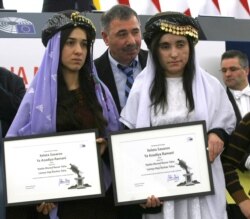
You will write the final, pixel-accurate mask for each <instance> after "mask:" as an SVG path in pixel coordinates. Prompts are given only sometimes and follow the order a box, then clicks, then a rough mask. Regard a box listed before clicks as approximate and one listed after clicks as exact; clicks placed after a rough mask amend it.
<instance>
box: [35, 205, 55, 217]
mask: <svg viewBox="0 0 250 219" xmlns="http://www.w3.org/2000/svg"><path fill="white" fill-rule="evenodd" d="M55 207H56V205H55V204H54V203H45V202H43V203H42V204H40V205H38V206H36V210H37V211H38V212H39V213H42V214H44V215H47V214H49V213H50V212H51V210H52V209H54V208H55Z"/></svg>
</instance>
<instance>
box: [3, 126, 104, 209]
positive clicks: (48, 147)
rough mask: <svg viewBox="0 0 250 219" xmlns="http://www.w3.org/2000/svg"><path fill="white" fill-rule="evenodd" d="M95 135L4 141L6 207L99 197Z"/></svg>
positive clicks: (74, 134)
mask: <svg viewBox="0 0 250 219" xmlns="http://www.w3.org/2000/svg"><path fill="white" fill-rule="evenodd" d="M96 133H97V131H96V130H87V131H84V132H70V133H69V132H67V133H56V134H53V135H37V136H27V137H15V138H5V139H4V140H3V145H4V147H3V148H4V167H5V180H6V181H5V185H6V204H7V205H8V206H11V205H21V204H22V205H23V204H32V203H41V202H42V201H49V202H54V201H59V200H65V199H77V198H88V197H99V196H103V195H104V190H103V183H102V181H101V178H102V177H101V171H100V169H101V168H100V167H101V166H100V156H99V150H98V147H97V144H96Z"/></svg>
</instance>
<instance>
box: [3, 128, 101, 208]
mask: <svg viewBox="0 0 250 219" xmlns="http://www.w3.org/2000/svg"><path fill="white" fill-rule="evenodd" d="M88 133H93V134H94V135H95V139H96V136H98V130H97V129H86V130H80V131H67V132H56V133H48V134H37V135H29V136H16V137H7V138H2V141H1V143H2V157H3V173H4V174H3V175H4V180H3V188H4V192H3V193H4V199H5V205H6V206H19V205H30V204H39V203H42V202H59V201H69V200H78V199H88V198H98V197H104V196H105V186H104V181H103V173H102V164H101V155H100V148H99V147H98V144H96V152H97V162H98V163H97V166H98V169H99V183H100V193H97V194H87V195H79V196H74V197H71V196H66V197H64V198H58V197H55V198H53V199H44V200H30V201H21V202H13V203H8V192H7V189H8V188H7V178H6V171H7V170H6V162H5V160H6V150H5V142H8V141H13V140H14V141H19V140H21V141H22V140H25V139H36V138H37V139H38V140H39V139H40V138H46V137H49V138H50V137H51V138H54V137H55V138H57V137H60V136H73V135H78V134H88ZM13 162H15V161H13Z"/></svg>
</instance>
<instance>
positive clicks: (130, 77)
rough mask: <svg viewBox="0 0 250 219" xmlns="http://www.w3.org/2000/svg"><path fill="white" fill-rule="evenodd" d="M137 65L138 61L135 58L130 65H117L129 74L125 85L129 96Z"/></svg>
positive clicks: (126, 94)
mask: <svg viewBox="0 0 250 219" xmlns="http://www.w3.org/2000/svg"><path fill="white" fill-rule="evenodd" d="M136 65H137V61H136V60H134V61H133V62H132V63H131V64H130V65H129V66H123V65H121V64H118V65H117V67H118V68H119V69H121V71H122V72H123V73H124V74H125V75H126V76H127V81H126V87H125V97H126V98H128V95H129V92H130V89H131V87H132V85H133V83H134V77H133V72H134V68H135V67H136Z"/></svg>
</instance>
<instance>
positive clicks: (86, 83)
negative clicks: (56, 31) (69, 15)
mask: <svg viewBox="0 0 250 219" xmlns="http://www.w3.org/2000/svg"><path fill="white" fill-rule="evenodd" d="M73 29H74V28H70V29H65V30H63V31H61V42H60V54H62V49H63V46H64V44H65V42H66V40H67V39H68V37H69V35H70V33H71V32H72V31H73ZM86 33H87V39H89V36H88V32H87V31H86ZM91 49H92V45H91V43H90V41H88V46H87V57H86V61H85V64H84V65H83V67H82V68H81V69H80V71H79V84H80V90H81V92H82V93H83V94H84V96H85V98H86V102H87V104H88V107H89V109H90V110H91V112H93V116H94V120H95V124H96V128H98V130H99V132H100V133H104V130H105V127H106V126H107V121H106V119H105V118H104V116H103V111H102V107H101V105H100V104H99V102H98V99H97V97H96V93H95V84H94V79H93V77H92V74H91V71H92V62H91V59H92V57H91V53H92V51H91ZM61 66H62V63H61V59H60V61H59V68H58V76H57V77H58V88H57V90H58V92H57V98H58V100H57V112H58V111H59V110H61V112H65V114H67V115H63V113H60V114H59V115H58V118H57V125H59V124H64V122H66V121H68V120H69V119H70V123H71V126H72V127H74V129H75V130H80V129H82V127H80V124H79V121H77V119H76V118H75V114H74V112H73V107H69V105H70V104H69V102H68V101H70V98H69V95H70V92H69V91H68V89H67V86H66V83H65V81H64V77H63V74H62V67H61ZM67 100H68V101H67ZM64 109H66V110H64Z"/></svg>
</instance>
